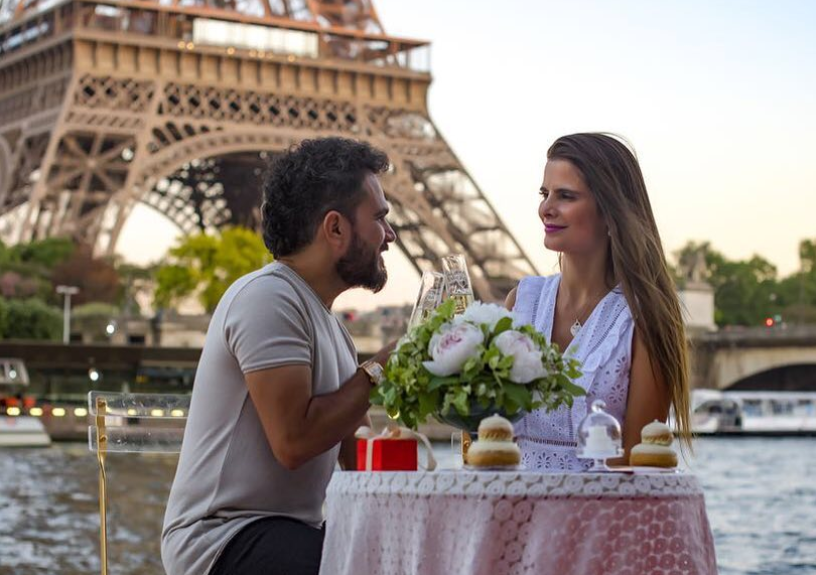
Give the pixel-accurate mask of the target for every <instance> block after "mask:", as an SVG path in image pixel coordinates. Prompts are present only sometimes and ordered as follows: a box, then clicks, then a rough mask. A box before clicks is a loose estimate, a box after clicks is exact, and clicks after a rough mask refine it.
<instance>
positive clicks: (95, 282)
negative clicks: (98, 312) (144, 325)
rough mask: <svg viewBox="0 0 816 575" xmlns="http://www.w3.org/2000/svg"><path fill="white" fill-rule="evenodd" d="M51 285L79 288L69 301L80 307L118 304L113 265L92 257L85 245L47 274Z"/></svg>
mask: <svg viewBox="0 0 816 575" xmlns="http://www.w3.org/2000/svg"><path fill="white" fill-rule="evenodd" d="M51 282H52V283H53V285H54V286H55V287H56V286H58V285H72V286H77V287H78V288H79V293H78V294H77V295H76V296H74V299H73V302H74V303H75V304H76V305H82V304H83V303H88V302H104V303H119V301H120V300H121V298H122V284H121V282H120V281H119V274H118V273H117V272H116V268H114V266H113V264H112V263H110V262H108V261H106V260H104V259H101V258H95V257H93V253H92V251H91V249H90V248H89V247H87V246H79V247H77V248H76V249H75V250H74V252H73V253H72V254H71V256H70V257H69V258H68V259H67V260H65V261H64V262H62V263H60V264H58V265H57V266H56V267H55V268H54V270H53V271H52V272H51Z"/></svg>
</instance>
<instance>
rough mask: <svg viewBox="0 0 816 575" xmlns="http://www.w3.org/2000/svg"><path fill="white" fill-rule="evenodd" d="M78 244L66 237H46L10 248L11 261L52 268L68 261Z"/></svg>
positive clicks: (8, 252)
mask: <svg viewBox="0 0 816 575" xmlns="http://www.w3.org/2000/svg"><path fill="white" fill-rule="evenodd" d="M75 248H76V244H75V243H74V242H72V241H71V240H69V239H66V238H46V239H44V240H35V241H33V242H29V243H25V244H17V245H15V246H12V247H11V248H8V249H7V251H6V254H7V256H8V258H9V259H10V261H17V262H23V263H28V264H33V265H37V266H42V267H43V268H46V269H51V268H53V267H55V266H56V265H57V264H60V263H62V262H65V261H67V260H68V259H69V258H70V257H71V256H72V255H73V253H74V249H75Z"/></svg>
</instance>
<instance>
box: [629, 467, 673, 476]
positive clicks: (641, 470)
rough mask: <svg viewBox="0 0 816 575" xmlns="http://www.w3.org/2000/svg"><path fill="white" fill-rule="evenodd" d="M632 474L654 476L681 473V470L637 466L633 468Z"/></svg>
mask: <svg viewBox="0 0 816 575" xmlns="http://www.w3.org/2000/svg"><path fill="white" fill-rule="evenodd" d="M631 469H632V472H633V473H635V474H636V475H653V474H655V473H668V474H673V473H680V470H679V469H677V468H676V467H645V466H637V467H632V468H631Z"/></svg>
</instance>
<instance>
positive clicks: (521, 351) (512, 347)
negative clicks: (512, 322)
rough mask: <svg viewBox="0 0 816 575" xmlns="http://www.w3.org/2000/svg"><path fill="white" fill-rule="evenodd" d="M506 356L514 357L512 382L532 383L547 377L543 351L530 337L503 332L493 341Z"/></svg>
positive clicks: (510, 331) (513, 331)
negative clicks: (542, 357)
mask: <svg viewBox="0 0 816 575" xmlns="http://www.w3.org/2000/svg"><path fill="white" fill-rule="evenodd" d="M493 341H494V343H495V344H496V347H497V348H499V351H500V352H502V353H503V354H504V355H511V356H513V367H512V368H511V369H510V381H512V382H514V383H530V382H531V381H533V380H534V379H538V378H540V377H544V376H546V375H547V370H546V369H545V368H544V363H543V362H542V361H541V349H539V347H538V346H537V345H536V344H535V342H533V340H532V339H530V337H529V336H527V335H525V334H523V333H521V332H519V331H515V330H512V329H508V330H507V331H503V332H502V333H500V334H499V335H498V336H496V339H494V340H493Z"/></svg>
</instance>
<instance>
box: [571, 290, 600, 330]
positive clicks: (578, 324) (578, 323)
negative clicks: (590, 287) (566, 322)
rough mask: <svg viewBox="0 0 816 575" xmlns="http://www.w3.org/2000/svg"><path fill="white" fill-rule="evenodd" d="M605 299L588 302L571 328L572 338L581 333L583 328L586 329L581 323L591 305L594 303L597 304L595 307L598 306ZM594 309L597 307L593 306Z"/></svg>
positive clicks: (593, 299)
mask: <svg viewBox="0 0 816 575" xmlns="http://www.w3.org/2000/svg"><path fill="white" fill-rule="evenodd" d="M603 298H604V296H603V295H602V296H601V297H599V298H598V299H595V298H591V299H589V300H587V302H586V303H585V304H584V305H583V307H582V308H581V313H580V314H578V316H577V317H576V318H575V322H574V323H573V324H572V325H571V326H570V328H569V330H570V334H572V337H575V336H577V335H578V332H579V331H581V328H582V327H584V325H583V324H582V323H581V318H582V317H584V314H585V313H586V311H587V309H589V304H591V303H592V302H595V305H598V304H599V303H600V301H601V300H602V299H603ZM594 307H595V306H593V308H594ZM587 319H589V318H587Z"/></svg>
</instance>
